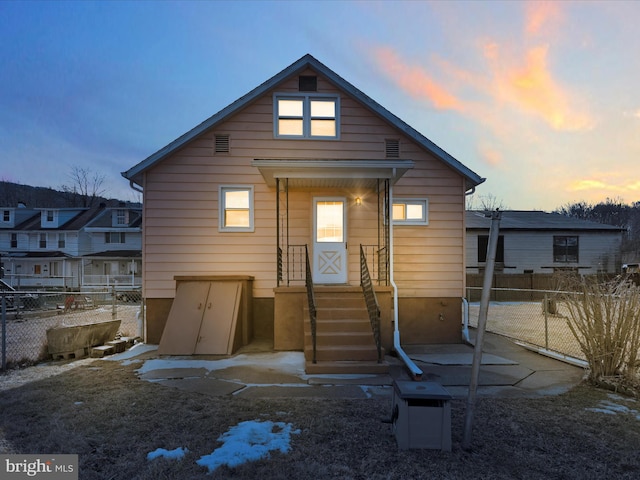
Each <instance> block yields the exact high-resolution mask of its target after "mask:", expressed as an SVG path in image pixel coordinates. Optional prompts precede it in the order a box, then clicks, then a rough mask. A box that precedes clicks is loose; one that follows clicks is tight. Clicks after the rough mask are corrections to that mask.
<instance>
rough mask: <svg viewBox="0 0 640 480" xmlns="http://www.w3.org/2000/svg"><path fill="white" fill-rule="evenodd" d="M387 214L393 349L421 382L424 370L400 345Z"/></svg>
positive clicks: (392, 249) (396, 293)
mask: <svg viewBox="0 0 640 480" xmlns="http://www.w3.org/2000/svg"><path fill="white" fill-rule="evenodd" d="M389 203H390V204H391V205H393V186H391V185H389ZM387 214H388V215H389V283H391V286H392V287H393V348H394V349H395V351H396V353H397V354H398V356H399V357H400V359H401V360H402V361H403V362H404V363H405V365H406V367H407V368H408V369H409V373H410V374H411V376H412V377H413V380H420V379H421V378H422V370H420V369H419V368H418V367H417V366H416V364H415V363H413V360H411V359H410V358H409V356H408V355H407V354H406V353H405V351H404V350H403V349H402V345H400V328H399V326H398V286H397V285H396V282H395V281H394V278H393V273H394V272H393V270H394V269H393V265H394V262H393V253H394V252H393V251H394V248H393V221H392V217H391V212H390V211H389V209H387Z"/></svg>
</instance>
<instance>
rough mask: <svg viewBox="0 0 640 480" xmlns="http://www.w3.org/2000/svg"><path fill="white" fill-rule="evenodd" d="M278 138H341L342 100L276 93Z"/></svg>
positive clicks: (275, 124)
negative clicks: (340, 114)
mask: <svg viewBox="0 0 640 480" xmlns="http://www.w3.org/2000/svg"><path fill="white" fill-rule="evenodd" d="M273 104H274V113H273V115H274V122H273V123H274V125H273V129H274V135H275V136H276V137H279V138H325V139H332V138H333V139H335V138H338V136H339V132H340V118H339V114H338V112H339V111H340V99H339V97H337V96H326V95H317V94H306V95H296V94H286V95H285V94H276V95H275V96H274V100H273Z"/></svg>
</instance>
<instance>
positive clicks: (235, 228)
mask: <svg viewBox="0 0 640 480" xmlns="http://www.w3.org/2000/svg"><path fill="white" fill-rule="evenodd" d="M218 201H219V206H220V212H219V223H218V227H219V229H220V231H221V232H253V230H254V226H253V186H247V185H222V186H220V190H219V198H218Z"/></svg>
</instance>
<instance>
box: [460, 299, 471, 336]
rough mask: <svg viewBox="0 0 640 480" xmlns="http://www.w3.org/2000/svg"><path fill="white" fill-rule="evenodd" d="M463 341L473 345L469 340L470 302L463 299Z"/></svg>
mask: <svg viewBox="0 0 640 480" xmlns="http://www.w3.org/2000/svg"><path fill="white" fill-rule="evenodd" d="M462 340H464V341H465V342H467V343H471V340H470V339H469V301H468V300H467V299H466V298H465V297H462Z"/></svg>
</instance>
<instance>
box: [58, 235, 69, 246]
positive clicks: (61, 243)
mask: <svg viewBox="0 0 640 480" xmlns="http://www.w3.org/2000/svg"><path fill="white" fill-rule="evenodd" d="M66 245H67V238H66V236H65V234H64V233H59V234H58V248H64V247H65V246H66Z"/></svg>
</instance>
